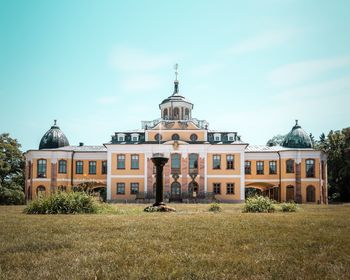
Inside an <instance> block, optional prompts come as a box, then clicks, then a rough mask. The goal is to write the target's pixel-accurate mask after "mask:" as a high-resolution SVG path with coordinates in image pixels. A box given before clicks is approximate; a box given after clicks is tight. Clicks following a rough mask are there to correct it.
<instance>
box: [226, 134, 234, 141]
mask: <svg viewBox="0 0 350 280" xmlns="http://www.w3.org/2000/svg"><path fill="white" fill-rule="evenodd" d="M227 139H228V141H235V135H234V134H233V133H229V134H227Z"/></svg>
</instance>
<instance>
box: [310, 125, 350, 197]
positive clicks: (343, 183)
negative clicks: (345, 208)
mask: <svg viewBox="0 0 350 280" xmlns="http://www.w3.org/2000/svg"><path fill="white" fill-rule="evenodd" d="M314 146H315V148H316V149H320V150H322V151H324V152H326V153H327V154H328V161H327V165H328V172H327V174H328V197H329V200H330V201H334V202H350V127H348V128H344V129H342V130H336V131H333V130H331V131H330V132H329V133H328V135H327V136H326V135H325V134H324V133H323V134H322V135H321V136H320V139H319V140H317V141H315V142H314Z"/></svg>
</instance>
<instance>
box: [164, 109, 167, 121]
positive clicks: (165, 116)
mask: <svg viewBox="0 0 350 280" xmlns="http://www.w3.org/2000/svg"><path fill="white" fill-rule="evenodd" d="M163 119H165V120H167V119H168V109H167V108H165V109H164V111H163Z"/></svg>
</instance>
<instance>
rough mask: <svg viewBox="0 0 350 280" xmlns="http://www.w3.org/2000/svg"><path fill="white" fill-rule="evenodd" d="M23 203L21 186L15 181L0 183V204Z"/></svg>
mask: <svg viewBox="0 0 350 280" xmlns="http://www.w3.org/2000/svg"><path fill="white" fill-rule="evenodd" d="M2 204H4V205H20V204H24V192H23V187H21V186H19V185H16V184H15V183H11V184H4V185H0V205H2Z"/></svg>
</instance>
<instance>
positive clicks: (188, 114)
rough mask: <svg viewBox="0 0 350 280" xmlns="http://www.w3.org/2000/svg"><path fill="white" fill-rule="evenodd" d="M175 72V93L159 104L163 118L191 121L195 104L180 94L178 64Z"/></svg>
mask: <svg viewBox="0 0 350 280" xmlns="http://www.w3.org/2000/svg"><path fill="white" fill-rule="evenodd" d="M175 70H176V72H175V81H174V92H173V94H172V95H170V96H169V97H168V98H166V99H164V100H163V101H162V103H160V104H159V109H160V110H161V118H162V119H164V120H190V119H191V118H192V109H193V104H192V103H191V102H190V101H189V100H187V99H186V98H185V97H184V96H183V95H181V94H180V93H179V81H178V79H177V75H178V72H177V64H176V65H175Z"/></svg>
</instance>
